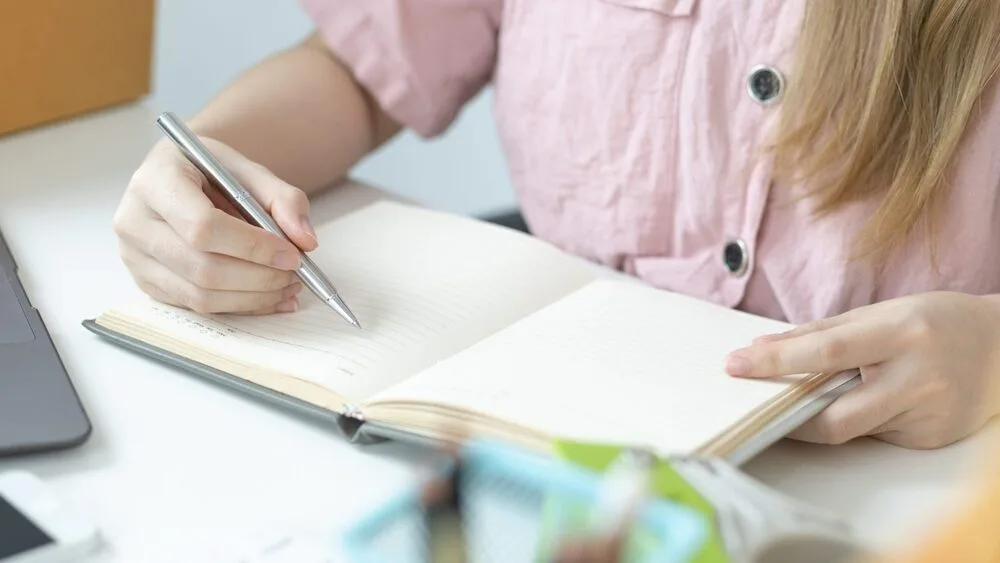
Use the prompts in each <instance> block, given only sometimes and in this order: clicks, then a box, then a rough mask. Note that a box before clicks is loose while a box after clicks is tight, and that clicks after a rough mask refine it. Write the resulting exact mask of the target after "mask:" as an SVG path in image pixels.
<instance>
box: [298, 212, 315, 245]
mask: <svg viewBox="0 0 1000 563" xmlns="http://www.w3.org/2000/svg"><path fill="white" fill-rule="evenodd" d="M299 222H300V223H301V224H302V231H303V232H305V233H306V234H307V235H309V238H311V239H313V241H315V240H316V231H314V230H313V227H312V223H310V222H309V218H308V217H306V216H305V215H303V216H302V217H300V218H299Z"/></svg>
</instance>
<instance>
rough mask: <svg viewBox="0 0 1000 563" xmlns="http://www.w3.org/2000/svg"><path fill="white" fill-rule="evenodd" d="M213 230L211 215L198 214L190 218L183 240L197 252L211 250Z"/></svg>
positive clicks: (205, 213)
mask: <svg viewBox="0 0 1000 563" xmlns="http://www.w3.org/2000/svg"><path fill="white" fill-rule="evenodd" d="M214 228H215V221H214V220H213V216H212V213H211V212H204V213H199V214H197V215H195V216H194V217H192V218H191V220H190V221H189V222H188V224H187V226H186V228H185V229H184V240H185V241H186V242H187V243H188V244H190V245H191V246H193V247H194V248H196V249H198V250H208V249H210V248H211V244H212V237H213V234H214V233H213V230H214Z"/></svg>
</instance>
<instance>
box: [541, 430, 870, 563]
mask: <svg viewBox="0 0 1000 563" xmlns="http://www.w3.org/2000/svg"><path fill="white" fill-rule="evenodd" d="M554 452H555V454H556V455H557V456H558V457H559V458H561V459H564V460H567V461H570V462H572V463H574V464H577V465H579V466H581V467H586V468H589V469H592V470H594V471H598V472H601V473H604V472H607V471H610V470H612V469H613V468H614V465H615V464H616V463H617V460H618V459H619V457H620V456H621V454H622V452H623V450H622V449H621V448H620V447H618V446H614V445H606V444H594V443H582V442H573V441H557V442H556V443H555V445H554ZM649 474H650V478H649V489H650V494H652V495H653V496H654V497H657V498H660V499H663V500H667V501H670V502H674V503H677V504H679V505H681V506H685V507H688V508H690V509H691V510H694V511H696V512H698V513H700V514H702V515H703V516H704V518H705V519H706V521H707V522H708V523H709V525H710V528H709V530H708V534H709V535H708V537H707V538H706V541H705V542H703V543H702V546H701V548H700V550H699V551H698V552H697V553H695V554H693V556H692V557H691V559H690V561H692V562H696V563H729V562H732V563H742V562H746V563H785V562H788V563H791V562H799V561H809V562H810V563H853V562H855V561H859V560H860V559H861V558H862V557H863V556H864V555H865V551H864V549H863V547H864V546H862V545H861V544H860V543H859V542H857V541H856V540H855V538H854V536H853V533H852V531H851V529H850V526H849V525H848V523H847V522H845V521H843V520H842V519H840V518H838V517H836V516H835V515H833V514H829V513H827V512H826V511H823V510H820V509H819V508H818V507H814V506H811V505H808V504H806V503H802V502H799V501H797V500H796V499H792V498H790V497H787V496H785V495H783V494H780V493H778V492H777V491H775V490H773V489H771V488H770V487H767V486H765V485H763V484H761V483H759V482H757V481H755V480H754V479H752V478H750V477H749V476H748V475H746V474H744V473H743V472H742V471H740V470H739V469H738V468H736V467H733V466H732V465H730V464H729V463H728V462H726V461H725V460H721V459H697V458H687V457H680V458H669V459H656V460H654V462H653V463H652V464H651V467H650V470H649ZM818 486H821V484H820V485H818Z"/></svg>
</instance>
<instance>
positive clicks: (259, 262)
mask: <svg viewBox="0 0 1000 563" xmlns="http://www.w3.org/2000/svg"><path fill="white" fill-rule="evenodd" d="M205 144H206V145H207V146H209V149H210V150H212V151H213V152H216V153H217V156H218V157H219V159H220V160H221V161H222V162H223V163H224V164H225V165H226V166H227V167H229V168H231V169H232V170H233V171H234V175H236V176H237V177H238V178H239V180H240V181H241V183H243V184H244V185H245V186H246V187H247V189H249V190H250V191H251V192H253V193H254V195H255V196H256V197H257V198H258V199H260V200H261V202H262V203H265V204H266V205H267V206H268V207H269V208H270V209H271V210H272V214H274V213H277V216H276V217H275V219H276V220H278V222H279V224H281V226H282V227H283V228H285V229H286V231H287V232H288V233H289V234H290V235H291V236H292V237H293V239H295V240H294V242H291V241H289V240H286V239H285V238H283V237H280V236H277V235H273V234H271V233H269V232H268V231H266V230H264V229H262V228H259V227H257V226H255V225H252V224H250V223H248V222H247V221H246V220H244V219H243V217H242V215H241V214H240V213H239V212H238V211H237V210H236V208H235V207H234V206H233V205H232V204H231V203H230V202H229V201H228V200H227V199H226V198H225V197H224V196H223V195H222V194H221V192H220V191H219V190H218V189H216V188H215V187H214V186H212V185H210V184H209V183H208V181H207V180H206V179H205V177H204V176H203V175H202V174H201V172H200V171H199V170H198V169H197V168H196V167H195V166H194V165H192V164H191V163H189V162H188V161H187V160H186V159H185V158H184V157H183V156H182V155H181V153H180V151H178V150H177V149H176V147H173V146H172V145H170V144H169V143H162V144H159V145H157V147H156V148H154V150H152V151H151V152H150V154H149V155H148V156H147V159H146V161H145V162H144V163H143V165H142V166H141V167H140V168H139V170H137V171H136V173H135V174H134V175H133V177H132V180H131V182H130V183H129V186H128V188H127V189H126V191H125V194H124V196H123V197H122V201H121V203H120V205H119V208H118V211H117V212H116V214H115V218H114V228H115V232H116V234H117V235H118V239H119V241H120V247H121V253H122V258H123V260H125V261H126V263H127V265H128V266H129V270H130V272H131V273H132V276H133V278H134V279H135V280H136V282H137V283H138V284H139V285H140V286H141V287H142V288H143V290H144V291H146V292H147V293H149V294H150V295H152V296H154V297H155V298H157V299H159V300H161V301H163V302H167V303H171V304H175V305H178V306H183V307H186V308H189V309H193V310H195V311H198V312H203V313H225V312H235V313H262V312H273V311H288V310H294V309H295V308H296V307H297V300H296V299H294V298H293V296H294V294H295V293H297V292H298V291H299V290H300V289H301V284H299V283H298V279H297V277H296V275H295V272H294V270H295V269H296V268H298V266H299V264H300V257H301V249H300V247H299V246H296V244H300V245H301V247H302V248H304V249H310V248H314V247H315V246H316V245H315V235H313V234H312V228H311V227H310V226H309V225H308V221H307V220H304V219H303V218H305V217H308V212H309V204H308V200H307V199H306V197H305V194H304V193H302V192H301V191H300V190H297V189H295V188H293V187H292V186H289V185H288V184H286V183H284V182H281V181H280V180H278V179H277V178H276V177H275V176H274V175H273V174H271V173H270V172H268V171H267V170H266V169H264V168H263V167H261V166H258V165H256V164H254V163H252V162H250V161H249V160H247V159H246V158H244V157H242V156H241V155H239V154H238V153H237V152H236V151H233V150H232V149H230V148H229V147H226V146H225V145H223V144H221V143H217V142H215V141H212V140H211V139H205ZM293 219H294V221H293Z"/></svg>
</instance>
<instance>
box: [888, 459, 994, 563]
mask: <svg viewBox="0 0 1000 563" xmlns="http://www.w3.org/2000/svg"><path fill="white" fill-rule="evenodd" d="M991 453H992V454H993V455H992V456H991V457H990V458H989V460H988V462H987V464H986V467H985V468H984V469H985V471H983V473H982V475H981V476H978V477H979V480H978V481H977V483H976V485H977V486H975V487H974V488H973V490H972V494H971V495H970V496H969V497H967V498H968V500H967V502H966V503H965V504H962V505H960V507H959V509H958V511H957V512H952V513H950V514H949V515H948V516H946V517H944V518H941V519H940V520H939V521H938V522H936V524H935V527H934V528H932V529H930V530H926V531H924V530H918V532H920V533H915V534H914V540H913V541H912V542H910V543H911V544H912V548H910V549H908V550H904V551H903V552H901V553H894V554H890V556H888V557H885V558H883V559H879V560H878V561H877V563H931V562H934V563H938V562H946V563H950V562H952V561H954V562H956V563H957V562H961V563H1000V443H997V444H996V445H995V447H994V452H991Z"/></svg>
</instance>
